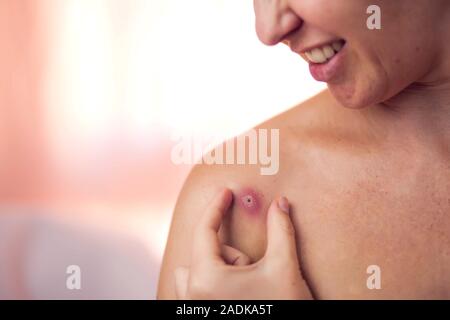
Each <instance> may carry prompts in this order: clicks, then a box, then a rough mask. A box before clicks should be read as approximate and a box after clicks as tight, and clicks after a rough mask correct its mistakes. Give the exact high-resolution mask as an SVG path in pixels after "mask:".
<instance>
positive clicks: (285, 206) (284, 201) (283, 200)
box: [277, 197, 289, 214]
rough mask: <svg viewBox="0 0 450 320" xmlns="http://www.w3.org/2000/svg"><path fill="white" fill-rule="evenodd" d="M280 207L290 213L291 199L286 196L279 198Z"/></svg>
mask: <svg viewBox="0 0 450 320" xmlns="http://www.w3.org/2000/svg"><path fill="white" fill-rule="evenodd" d="M277 205H278V208H279V209H280V210H281V211H283V212H284V213H287V214H289V201H288V199H287V198H286V197H280V198H279V199H278V200H277Z"/></svg>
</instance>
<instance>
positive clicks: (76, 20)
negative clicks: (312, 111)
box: [0, 0, 324, 298]
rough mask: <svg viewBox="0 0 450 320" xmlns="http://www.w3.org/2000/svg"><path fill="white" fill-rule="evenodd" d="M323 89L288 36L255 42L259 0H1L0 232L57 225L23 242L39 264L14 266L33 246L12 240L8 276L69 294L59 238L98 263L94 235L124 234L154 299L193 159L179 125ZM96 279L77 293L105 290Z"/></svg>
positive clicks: (239, 117)
mask: <svg viewBox="0 0 450 320" xmlns="http://www.w3.org/2000/svg"><path fill="white" fill-rule="evenodd" d="M323 88H324V86H323V85H322V84H319V83H316V82H314V81H313V80H312V78H311V77H310V75H309V72H308V71H307V64H306V63H304V62H303V61H301V59H300V58H299V57H298V56H296V55H295V54H292V53H291V52H290V50H289V49H288V48H287V47H285V46H276V47H272V48H269V47H265V46H264V45H262V44H261V43H259V41H258V39H257V37H256V33H255V30H254V14H253V6H252V1H251V0H247V1H242V0H194V1H185V0H0V238H1V237H3V238H5V237H6V235H5V234H6V233H5V232H6V231H5V230H9V233H10V234H13V233H14V232H12V231H11V230H14V227H7V228H6V227H5V225H6V224H8V223H9V225H8V226H14V225H22V226H23V225H27V223H29V222H28V221H34V222H33V228H35V229H39V231H38V232H35V233H36V234H42V237H44V236H48V235H49V234H52V236H49V237H50V238H49V239H47V238H46V240H42V239H41V238H42V237H41V238H39V237H35V238H33V239H34V240H33V241H32V240H30V239H28V240H27V241H29V242H33V247H32V249H30V248H28V251H27V254H28V255H30V254H34V255H37V256H40V255H42V256H41V257H40V258H39V259H40V260H39V259H38V260H33V259H34V258H33V259H31V258H30V259H31V260H26V259H25V260H23V261H25V262H26V261H28V262H29V263H31V262H30V261H33V264H34V265H39V266H41V267H40V268H41V269H39V270H40V271H38V272H37V273H34V274H32V275H29V274H26V272H27V271H26V270H25V271H24V268H23V267H22V268H19V267H17V268H16V267H11V266H9V267H8V266H7V265H8V264H9V265H11V264H13V261H12V260H13V259H15V258H14V257H17V256H20V254H19V253H20V250H21V248H23V246H19V247H17V246H16V247H14V246H13V243H16V242H17V241H16V242H14V241H13V240H10V243H11V245H10V246H9V247H8V245H7V244H8V241H5V240H2V243H3V247H2V246H0V249H1V250H3V251H4V252H8V250H9V251H10V252H13V254H11V253H9V254H3V255H2V253H1V252H0V263H1V266H0V272H4V275H3V276H2V275H1V274H0V287H1V286H2V282H1V281H2V279H3V280H4V281H10V282H11V279H12V278H14V277H15V280H14V281H15V284H14V286H15V288H16V289H15V290H16V291H17V292H16V293H17V295H18V296H21V294H22V296H25V297H28V298H41V297H43V298H45V297H50V298H53V297H61V298H65V297H68V298H70V297H71V296H65V295H64V294H63V293H58V291H57V290H56V291H55V289H54V288H49V287H51V286H52V283H53V282H52V280H51V278H52V275H51V274H48V273H49V272H47V273H46V271H45V270H47V271H48V270H50V269H51V268H54V265H56V264H57V263H58V261H57V260H58V257H59V260H64V259H63V258H62V256H63V255H64V253H61V252H60V251H61V250H60V249H61V248H62V247H64V246H68V247H70V248H72V249H73V248H74V247H76V248H77V250H78V251H77V252H84V251H86V250H91V254H89V255H86V254H85V255H83V254H81V253H80V255H82V256H83V259H84V263H87V264H88V263H89V262H90V263H91V264H92V265H94V266H95V265H96V266H97V267H98V264H97V263H96V262H95V259H96V254H93V252H94V253H95V252H97V251H99V250H103V251H102V252H104V251H105V250H106V249H105V248H104V247H102V246H103V244H102V246H99V247H98V248H97V247H96V246H95V243H97V242H96V241H97V240H99V239H102V240H101V241H100V240H99V241H100V242H102V241H103V242H104V245H105V246H106V245H109V246H112V248H113V249H114V247H113V244H114V243H115V242H114V240H111V241H106V240H105V237H103V236H101V237H100V236H99V235H103V234H107V235H108V236H111V235H115V234H120V236H125V237H126V239H128V240H129V241H131V242H133V241H138V242H139V243H140V244H142V248H141V249H142V252H144V251H145V254H142V256H144V255H145V256H146V259H145V262H142V266H144V267H142V268H138V269H136V270H141V271H142V270H148V274H147V275H145V277H146V281H147V280H148V281H147V282H146V285H147V284H148V288H147V287H146V288H142V290H144V291H145V290H149V291H148V296H146V297H149V298H154V297H155V295H156V293H155V292H156V291H155V289H156V282H157V277H158V272H159V265H160V263H161V260H162V255H163V251H164V245H165V241H166V237H167V234H168V229H169V225H170V219H171V213H172V209H173V207H174V205H175V202H176V198H177V194H178V192H179V190H180V188H181V186H182V184H183V180H184V178H185V177H186V175H187V174H188V172H189V169H190V166H188V165H175V164H173V163H172V161H171V159H170V152H171V148H172V147H173V145H174V141H173V140H171V136H172V135H173V134H174V132H177V131H179V130H183V131H184V132H194V131H195V132H197V133H199V132H200V133H201V134H208V135H215V136H217V135H219V136H232V135H235V134H238V133H240V132H241V131H243V130H246V129H248V128H250V127H252V126H254V125H256V124H258V123H260V122H261V121H264V120H266V119H268V118H270V117H272V116H274V115H276V114H278V113H280V112H283V111H284V110H286V109H288V108H290V107H292V106H294V105H295V104H297V103H299V102H301V101H302V100H305V99H306V98H308V97H310V96H312V95H314V94H315V93H317V92H319V91H320V90H321V89H323ZM17 217H20V219H18V218H17ZM40 219H42V220H40ZM19 220H20V221H19ZM53 220H55V221H59V222H58V223H61V225H62V226H64V227H62V228H63V229H64V228H66V227H68V228H69V229H70V228H75V231H71V232H60V231H57V230H59V229H58V228H59V227H55V226H54V225H53V223H54V222H53ZM17 221H19V222H17ZM42 221H47V222H45V223H42ZM2 224H3V229H2V228H1V227H2ZM49 225H51V226H52V227H51V228H50V227H48V226H49ZM69 226H70V227H69ZM74 226H76V227H74ZM18 228H19V227H18ZM22 229H23V230H27V229H26V228H22ZM1 230H3V235H2V233H1V232H2V231H1ZM52 230H53V231H52ZM64 230H65V229H64ZM71 230H72V229H71ZM76 230H80V231H76ZM86 230H88V231H86ZM24 233H25V234H27V232H24ZM85 234H89V236H88V237H87V236H84V235H85ZM91 236H92V237H93V238H92V239H91V238H90V237H91ZM112 237H113V238H114V239H116V238H117V237H115V236H112ZM86 238H88V239H90V240H89V241H87V240H86ZM10 239H16V240H17V237H16V238H14V236H11V237H10ZM39 239H41V240H39ZM68 239H69V240H68ZM128 240H127V241H128ZM39 241H40V242H39ZM25 242H26V241H25ZM103 242H102V243H103ZM120 243H123V242H120ZM84 248H85V249H84ZM94 248H97V249H96V250H97V251H95V250H94ZM58 250H59V251H58ZM93 250H94V251H93ZM121 250H122V249H121ZM121 250H111V255H112V256H111V257H112V258H111V257H110V258H111V261H117V260H123V259H124V258H123V257H124V254H125V255H126V253H127V252H128V253H129V252H130V250H128V247H126V248H123V250H122V251H121ZM62 251H64V250H62ZM69 251H70V250H69ZM106 251H107V250H106ZM41 252H43V253H42V254H41ZM65 252H67V251H65ZM121 252H122V253H123V254H122V253H121ZM45 254H46V256H45ZM114 254H116V255H117V257H116V258H117V259H114V257H113V255H114ZM120 254H122V255H120ZM138 255H139V254H138ZM97 258H98V257H97ZM36 259H37V258H36ZM80 259H81V258H80ZM69 260H70V259H69ZM138 260H139V259H138ZM23 261H22V263H25V262H23ZM36 261H38V262H36ZM130 261H131V262H130V264H133V262H132V261H133V258H130ZM60 262H61V261H60ZM64 263H65V260H64ZM112 264H113V265H112V266H111V264H110V265H109V266H110V267H109V268H110V270H105V268H106V269H107V268H108V266H106V267H105V266H103V269H102V270H103V272H106V271H108V272H109V273H108V272H107V274H108V275H109V277H110V278H111V279H109V280H108V279H106V280H105V281H109V283H112V282H115V283H119V284H120V283H121V281H123V280H127V279H128V278H127V277H128V275H127V274H126V273H127V272H126V270H128V269H127V268H129V270H132V269H133V267H132V266H130V265H123V266H122V268H119V267H117V266H114V263H113V262H112ZM14 265H15V266H17V265H18V263H17V262H14ZM147 265H149V266H148V268H147V267H146V266H147ZM114 268H116V269H114ZM130 268H131V269H130ZM19 269H20V270H19ZM25 269H26V268H25ZM8 270H9V271H8ZM11 270H12V271H11ZM18 270H19V271H20V272H19V271H18ZM114 270H115V271H114ZM133 270H134V269H133ZM8 272H9V273H8ZM11 272H16V273H17V274H16V275H15V276H14V277H13V276H12V275H11V274H10V273H11ZM30 272H31V273H33V271H30ZM114 272H115V273H114ZM134 273H135V278H136V281H135V283H139V281H138V280H139V271H136V272H134ZM44 274H45V276H44ZM63 276H65V274H64V272H63ZM24 277H25V278H26V279H28V280H27V281H25V280H23V278H24ZM43 277H45V278H43ZM105 277H106V276H105ZM95 278H96V277H93V279H92V284H91V285H90V287H89V288H90V290H91V293H90V294H88V295H86V293H85V295H84V296H82V295H81V296H80V297H93V298H95V297H103V296H102V295H101V294H100V295H97V296H96V292H98V291H96V290H98V288H99V286H102V285H103V282H101V281H98V280H97V283H96V282H95ZM5 279H6V280H5ZM8 279H9V280H8ZM97 279H98V278H97ZM5 283H6V282H5ZM5 283H3V288H7V287H8V286H7V285H6V284H5ZM132 283H134V282H133V281H130V286H131V285H132ZM46 286H47V289H44V287H46ZM18 287H20V288H21V289H20V290H22V291H24V290H25V289H26V290H28V293H23V292H22V293H20V290H19V289H17V288H18ZM112 287H113V288H115V290H118V291H120V290H121V289H120V288H121V287H120V286H119V285H117V287H114V286H112ZM24 288H25V289H24ZM11 290H12V289H11ZM11 290H9V291H8V290H6V289H4V290H3V291H4V292H3V294H4V296H5V295H6V297H8V293H9V296H10V297H13V298H14V297H15V296H14V294H13V293H14V292H13V291H11ZM109 291H111V290H109ZM132 291H133V288H132V287H130V292H132ZM5 292H6V293H5ZM30 292H31V293H30ZM126 292H127V291H126V290H124V292H122V293H118V294H117V295H116V296H114V295H112V296H108V297H113V298H114V297H128V296H127V293H126ZM1 293H2V291H1V288H0V298H1ZM130 297H134V296H133V294H132V293H130Z"/></svg>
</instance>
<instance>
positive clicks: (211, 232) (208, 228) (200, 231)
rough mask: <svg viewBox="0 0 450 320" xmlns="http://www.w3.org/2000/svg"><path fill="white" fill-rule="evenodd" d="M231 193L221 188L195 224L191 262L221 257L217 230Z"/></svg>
mask: <svg viewBox="0 0 450 320" xmlns="http://www.w3.org/2000/svg"><path fill="white" fill-rule="evenodd" d="M232 199H233V194H232V193H231V191H230V190H229V189H223V190H222V191H220V192H219V194H217V195H216V196H215V197H214V199H213V200H212V202H211V203H210V204H209V205H208V207H207V208H206V210H205V212H204V213H203V215H202V217H201V218H200V221H199V223H198V225H197V229H196V234H195V236H194V244H193V245H194V247H193V256H192V258H193V262H194V263H195V262H196V261H199V260H204V259H205V258H206V259H211V258H220V259H221V260H222V258H221V248H220V241H219V236H218V232H219V229H220V225H221V224H222V219H223V216H224V214H225V212H226V211H227V210H228V208H229V207H230V204H231V201H232Z"/></svg>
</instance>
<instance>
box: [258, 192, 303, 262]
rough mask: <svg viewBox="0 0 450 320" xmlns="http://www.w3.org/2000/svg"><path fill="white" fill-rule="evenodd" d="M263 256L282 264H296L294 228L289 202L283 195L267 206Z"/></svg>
mask: <svg viewBox="0 0 450 320" xmlns="http://www.w3.org/2000/svg"><path fill="white" fill-rule="evenodd" d="M265 257H266V258H267V259H268V260H269V261H279V262H281V263H282V264H284V265H286V263H289V264H292V263H295V264H297V265H298V256H297V246H296V241H295V230H294V226H293V224H292V222H291V218H290V215H289V202H288V200H287V199H286V198H285V197H281V198H279V199H277V200H274V201H273V202H272V204H271V206H270V208H269V212H268V215H267V249H266V254H265Z"/></svg>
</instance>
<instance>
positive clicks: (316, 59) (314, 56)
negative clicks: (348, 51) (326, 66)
mask: <svg viewBox="0 0 450 320" xmlns="http://www.w3.org/2000/svg"><path fill="white" fill-rule="evenodd" d="M343 46H344V43H343V41H342V40H341V41H335V42H333V43H331V44H328V45H325V46H323V47H320V48H314V49H312V50H310V51H306V52H305V55H306V57H307V58H308V60H309V61H310V62H312V63H325V62H327V61H328V60H330V59H331V58H333V57H334V56H335V55H336V53H338V52H339V51H340V50H341V49H342V47H343Z"/></svg>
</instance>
